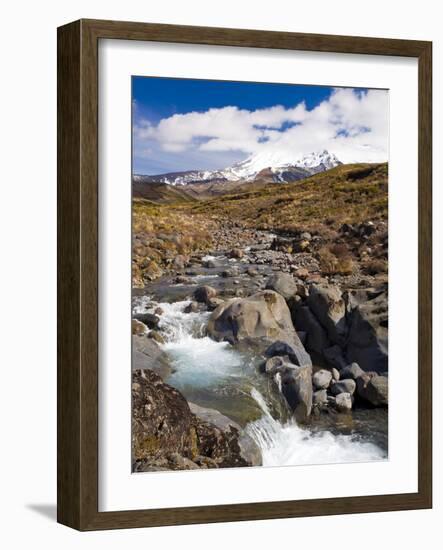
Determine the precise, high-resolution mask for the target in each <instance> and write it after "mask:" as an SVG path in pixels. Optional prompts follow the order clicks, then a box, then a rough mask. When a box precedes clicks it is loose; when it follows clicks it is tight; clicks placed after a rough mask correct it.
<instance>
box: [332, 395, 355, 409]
mask: <svg viewBox="0 0 443 550" xmlns="http://www.w3.org/2000/svg"><path fill="white" fill-rule="evenodd" d="M335 407H336V409H337V410H338V411H339V412H349V411H351V410H352V397H351V394H350V393H345V392H344V393H339V394H338V395H336V396H335Z"/></svg>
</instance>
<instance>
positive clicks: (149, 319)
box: [134, 313, 160, 328]
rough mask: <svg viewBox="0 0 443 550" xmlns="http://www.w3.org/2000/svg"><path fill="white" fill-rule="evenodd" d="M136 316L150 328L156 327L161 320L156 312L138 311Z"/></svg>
mask: <svg viewBox="0 0 443 550" xmlns="http://www.w3.org/2000/svg"><path fill="white" fill-rule="evenodd" d="M134 318H135V319H137V321H140V322H141V323H143V324H144V325H146V326H147V327H148V328H156V327H158V324H159V322H160V317H158V315H155V314H154V313H136V314H135V315H134Z"/></svg>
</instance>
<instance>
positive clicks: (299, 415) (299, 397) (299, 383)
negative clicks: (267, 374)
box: [281, 366, 312, 422]
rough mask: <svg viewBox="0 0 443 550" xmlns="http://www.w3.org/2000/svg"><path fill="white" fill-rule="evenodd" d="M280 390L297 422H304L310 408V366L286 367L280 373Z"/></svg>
mask: <svg viewBox="0 0 443 550" xmlns="http://www.w3.org/2000/svg"><path fill="white" fill-rule="evenodd" d="M281 391H282V393H283V395H284V396H285V399H286V401H287V402H288V405H289V406H290V407H291V409H292V411H293V413H294V416H295V418H296V420H297V421H298V422H305V421H306V420H307V418H308V417H309V415H310V414H311V410H312V367H311V366H306V367H295V368H291V369H286V370H285V371H284V372H283V373H282V374H281Z"/></svg>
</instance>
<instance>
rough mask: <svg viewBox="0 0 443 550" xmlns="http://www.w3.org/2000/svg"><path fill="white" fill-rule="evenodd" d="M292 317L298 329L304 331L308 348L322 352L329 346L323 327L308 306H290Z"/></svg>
mask: <svg viewBox="0 0 443 550" xmlns="http://www.w3.org/2000/svg"><path fill="white" fill-rule="evenodd" d="M292 319H293V321H294V325H295V328H296V329H297V330H298V331H302V332H306V347H307V349H308V350H310V351H315V352H317V353H322V352H323V350H324V349H325V348H327V347H328V346H329V340H328V336H327V334H326V331H325V329H324V328H323V327H322V326H321V324H320V323H319V321H318V320H317V318H316V317H315V315H314V314H313V313H312V311H311V310H310V309H309V307H307V306H301V307H295V308H292Z"/></svg>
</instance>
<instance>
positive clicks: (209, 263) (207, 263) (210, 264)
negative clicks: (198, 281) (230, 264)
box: [203, 260, 217, 269]
mask: <svg viewBox="0 0 443 550" xmlns="http://www.w3.org/2000/svg"><path fill="white" fill-rule="evenodd" d="M203 265H204V266H205V267H206V268H207V269H215V268H216V267H217V262H216V261H215V260H206V261H205V262H204V263H203Z"/></svg>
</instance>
